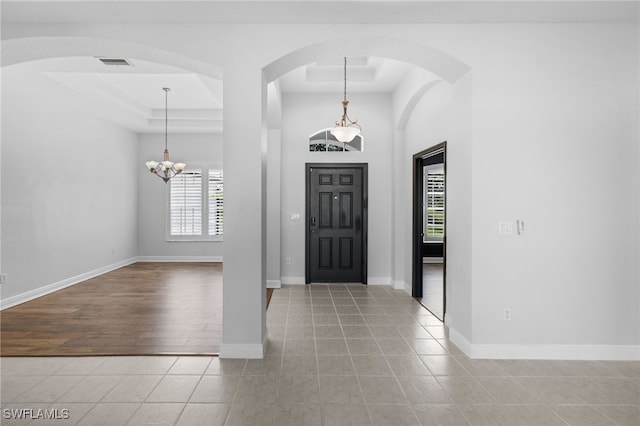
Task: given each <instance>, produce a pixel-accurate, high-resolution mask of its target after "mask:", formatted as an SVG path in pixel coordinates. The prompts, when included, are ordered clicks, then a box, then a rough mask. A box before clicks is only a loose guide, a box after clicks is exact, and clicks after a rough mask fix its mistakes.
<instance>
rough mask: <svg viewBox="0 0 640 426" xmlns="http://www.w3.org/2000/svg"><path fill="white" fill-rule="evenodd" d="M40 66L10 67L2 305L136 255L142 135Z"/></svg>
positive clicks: (5, 83) (5, 97)
mask: <svg viewBox="0 0 640 426" xmlns="http://www.w3.org/2000/svg"><path fill="white" fill-rule="evenodd" d="M44 62H45V61H43V63H44ZM41 70H42V69H41V67H40V61H38V62H29V63H24V64H18V65H11V66H7V67H4V68H2V105H3V108H2V154H3V155H2V167H1V170H2V231H3V232H2V254H3V259H2V262H3V263H2V270H3V272H4V273H6V274H7V283H6V284H3V286H2V298H3V306H6V305H5V303H4V302H7V301H8V300H13V301H16V302H17V303H19V302H22V301H25V300H27V299H29V298H31V297H35V296H38V295H41V294H44V293H42V292H43V291H44V292H46V291H47V289H48V290H49V291H50V290H54V289H57V288H61V287H63V286H66V285H69V284H72V283H75V282H77V281H80V280H81V279H82V277H83V278H88V276H90V275H91V274H92V273H93V274H95V273H99V272H100V271H102V272H104V271H105V268H106V269H109V268H113V267H116V265H122V264H123V263H128V262H130V261H132V260H131V259H134V258H135V256H136V254H137V239H136V226H137V179H138V175H137V173H136V158H137V155H136V151H137V146H136V145H137V138H136V135H135V134H134V133H132V132H129V131H126V130H123V129H121V128H119V127H116V126H113V125H111V124H109V123H106V122H104V121H102V120H100V119H99V118H96V117H94V116H93V115H91V112H90V111H91V108H90V104H89V103H88V102H87V101H85V99H84V98H82V97H80V96H76V95H74V94H73V93H71V92H69V91H68V89H66V88H63V87H62V86H57V85H56V84H55V83H53V82H52V81H51V80H48V78H47V77H45V76H44V75H43V74H42V73H41ZM74 280H76V281H74ZM47 286H48V287H47ZM7 303H8V305H9V306H10V305H11V304H15V303H10V302H7Z"/></svg>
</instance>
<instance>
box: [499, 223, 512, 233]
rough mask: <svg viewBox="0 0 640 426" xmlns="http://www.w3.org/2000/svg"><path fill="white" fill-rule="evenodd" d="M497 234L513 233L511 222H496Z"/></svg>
mask: <svg viewBox="0 0 640 426" xmlns="http://www.w3.org/2000/svg"><path fill="white" fill-rule="evenodd" d="M498 234H500V235H513V222H498Z"/></svg>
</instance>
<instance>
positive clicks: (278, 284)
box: [267, 280, 282, 288]
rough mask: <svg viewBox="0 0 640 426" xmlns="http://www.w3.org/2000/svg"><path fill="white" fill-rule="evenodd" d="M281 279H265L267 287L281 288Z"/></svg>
mask: <svg viewBox="0 0 640 426" xmlns="http://www.w3.org/2000/svg"><path fill="white" fill-rule="evenodd" d="M281 287H282V281H280V280H267V288H281Z"/></svg>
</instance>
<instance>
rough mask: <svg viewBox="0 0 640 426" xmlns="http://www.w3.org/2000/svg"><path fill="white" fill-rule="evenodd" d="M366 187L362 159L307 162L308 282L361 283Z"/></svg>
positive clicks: (364, 279) (363, 277) (363, 280)
mask: <svg viewBox="0 0 640 426" xmlns="http://www.w3.org/2000/svg"><path fill="white" fill-rule="evenodd" d="M366 191H367V165H366V164H307V209H306V210H307V212H306V220H307V230H306V239H307V250H306V282H307V283H310V282H361V283H365V284H366V282H367V268H366V264H367V259H366V253H367V250H366V235H367V206H366Z"/></svg>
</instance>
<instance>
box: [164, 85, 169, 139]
mask: <svg viewBox="0 0 640 426" xmlns="http://www.w3.org/2000/svg"><path fill="white" fill-rule="evenodd" d="M162 90H164V149H168V143H169V142H168V141H169V103H168V98H169V88H168V87H163V89H162Z"/></svg>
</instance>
